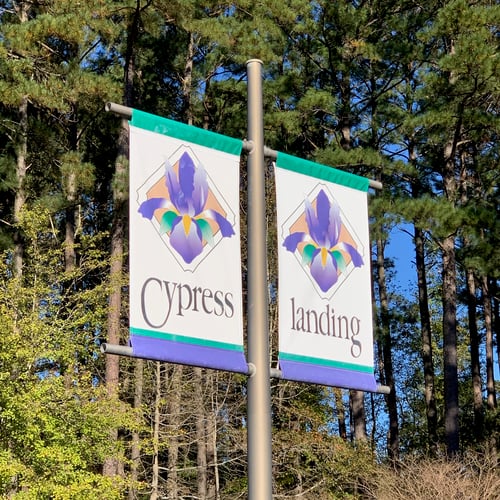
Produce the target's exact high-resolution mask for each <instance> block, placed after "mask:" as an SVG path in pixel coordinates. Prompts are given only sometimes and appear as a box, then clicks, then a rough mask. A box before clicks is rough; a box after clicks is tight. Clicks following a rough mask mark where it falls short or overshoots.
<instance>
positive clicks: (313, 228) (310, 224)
mask: <svg viewBox="0 0 500 500" xmlns="http://www.w3.org/2000/svg"><path fill="white" fill-rule="evenodd" d="M305 207H306V223H307V228H308V229H309V234H310V235H311V238H312V239H313V240H314V241H315V242H316V243H317V244H318V245H319V246H322V245H323V244H324V242H323V241H322V238H321V231H320V229H319V224H318V218H317V217H316V212H315V211H314V207H313V206H312V205H311V202H310V201H309V200H307V199H306V200H305Z"/></svg>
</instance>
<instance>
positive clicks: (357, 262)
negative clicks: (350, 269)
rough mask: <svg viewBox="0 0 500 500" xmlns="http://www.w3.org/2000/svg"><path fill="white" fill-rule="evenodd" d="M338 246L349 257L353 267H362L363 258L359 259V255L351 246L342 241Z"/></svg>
mask: <svg viewBox="0 0 500 500" xmlns="http://www.w3.org/2000/svg"><path fill="white" fill-rule="evenodd" d="M339 246H340V247H341V248H342V250H345V251H346V252H347V253H348V254H349V255H350V256H351V259H352V263H353V264H354V267H361V266H362V265H363V257H361V254H360V253H359V252H358V251H357V250H356V249H355V248H354V247H353V246H352V245H351V244H349V243H346V242H345V241H344V242H342V243H341V244H340V245H339Z"/></svg>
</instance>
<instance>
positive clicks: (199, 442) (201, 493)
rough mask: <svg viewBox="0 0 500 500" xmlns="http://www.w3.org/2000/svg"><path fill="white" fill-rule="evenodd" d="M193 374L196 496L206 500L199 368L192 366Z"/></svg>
mask: <svg viewBox="0 0 500 500" xmlns="http://www.w3.org/2000/svg"><path fill="white" fill-rule="evenodd" d="M193 374H194V391H195V393H194V401H195V408H196V451H197V455H196V466H197V485H198V498H199V499H200V500H206V498H207V443H206V439H207V437H206V428H205V424H206V414H205V413H206V410H205V398H204V389H205V384H204V380H203V378H204V377H203V372H202V369H201V368H198V367H195V368H193Z"/></svg>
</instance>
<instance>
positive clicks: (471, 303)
mask: <svg viewBox="0 0 500 500" xmlns="http://www.w3.org/2000/svg"><path fill="white" fill-rule="evenodd" d="M476 308H477V300H476V279H475V277H474V273H473V271H472V270H470V269H469V270H467V311H468V318H469V335H470V357H471V372H472V394H473V405H474V437H475V439H476V442H480V440H481V439H482V437H483V431H484V410H483V391H482V381H481V365H480V362H479V333H478V331H477V315H476Z"/></svg>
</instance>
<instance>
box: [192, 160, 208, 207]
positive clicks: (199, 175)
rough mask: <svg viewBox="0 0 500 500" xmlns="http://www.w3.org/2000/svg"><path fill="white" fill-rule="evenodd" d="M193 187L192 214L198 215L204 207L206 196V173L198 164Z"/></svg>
mask: <svg viewBox="0 0 500 500" xmlns="http://www.w3.org/2000/svg"><path fill="white" fill-rule="evenodd" d="M193 181H194V189H193V194H192V202H193V210H194V213H193V215H199V214H201V212H203V210H204V209H205V205H206V203H207V198H208V182H207V173H206V172H205V169H204V168H203V167H202V166H198V168H197V169H196V171H195V173H194V178H193Z"/></svg>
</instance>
